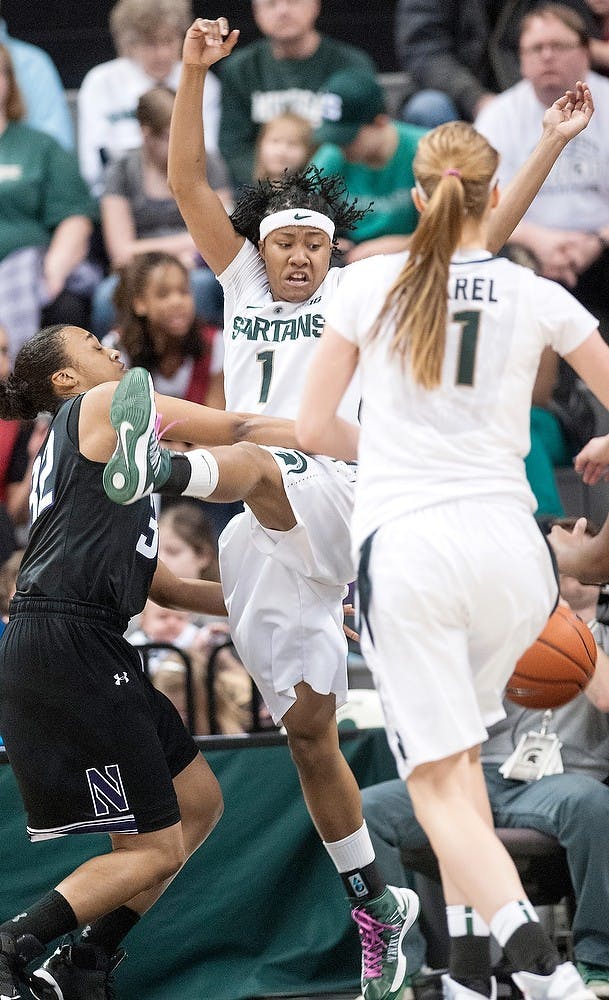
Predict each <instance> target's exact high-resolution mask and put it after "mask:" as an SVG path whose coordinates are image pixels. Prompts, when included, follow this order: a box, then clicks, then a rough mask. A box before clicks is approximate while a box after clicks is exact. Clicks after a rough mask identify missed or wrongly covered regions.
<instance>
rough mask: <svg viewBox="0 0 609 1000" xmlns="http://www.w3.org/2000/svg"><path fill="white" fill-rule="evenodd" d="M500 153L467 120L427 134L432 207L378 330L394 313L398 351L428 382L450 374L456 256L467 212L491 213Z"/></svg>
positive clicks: (424, 170) (393, 348)
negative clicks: (446, 370)
mask: <svg viewBox="0 0 609 1000" xmlns="http://www.w3.org/2000/svg"><path fill="white" fill-rule="evenodd" d="M498 161H499V156H498V154H497V152H496V150H495V149H493V147H492V146H490V145H489V143H488V142H487V141H486V139H484V138H483V137H482V136H481V135H480V134H479V133H478V132H476V131H475V129H474V128H473V127H472V126H471V125H469V124H467V123H466V122H448V123H447V124H446V125H440V126H439V127H438V128H436V129H433V131H432V132H428V133H427V134H426V135H424V136H423V138H422V139H421V140H420V142H419V147H418V149H417V153H416V156H415V158H414V163H413V168H414V174H415V177H416V181H417V191H418V194H419V197H420V198H421V200H422V201H423V202H424V206H425V207H424V211H423V212H422V213H421V217H420V219H419V224H418V225H417V228H416V229H415V231H414V233H413V236H412V239H411V242H410V253H409V257H408V260H407V261H406V264H405V265H404V267H403V268H402V270H401V272H400V274H399V275H398V277H397V278H396V280H395V281H394V283H393V285H392V286H391V288H390V289H389V292H388V294H387V298H386V300H385V303H384V305H383V308H382V310H381V312H380V314H379V316H378V318H377V320H376V322H375V324H374V326H373V327H372V330H371V333H370V336H371V338H374V337H376V336H377V335H378V333H379V331H380V328H381V326H382V325H383V324H384V322H386V321H387V320H389V321H390V322H391V323H392V324H393V326H394V332H393V336H392V338H391V344H390V352H391V354H397V355H398V356H399V357H400V358H401V359H402V360H403V361H404V362H406V359H408V362H409V364H410V369H411V372H412V376H413V378H414V380H415V382H417V383H418V384H419V385H421V386H423V388H425V389H434V388H436V387H437V386H438V385H439V384H440V380H441V376H442V364H443V362H444V350H445V345H446V320H447V286H448V274H449V268H450V262H451V258H452V256H453V254H454V252H455V250H456V249H457V247H458V246H459V242H460V240H461V236H462V232H463V225H464V222H465V219H466V216H467V217H470V218H474V219H480V218H481V217H482V215H483V214H484V211H485V209H486V206H487V203H488V198H489V194H490V190H489V185H490V181H491V179H492V177H493V175H494V173H495V171H496V169H497V163H498Z"/></svg>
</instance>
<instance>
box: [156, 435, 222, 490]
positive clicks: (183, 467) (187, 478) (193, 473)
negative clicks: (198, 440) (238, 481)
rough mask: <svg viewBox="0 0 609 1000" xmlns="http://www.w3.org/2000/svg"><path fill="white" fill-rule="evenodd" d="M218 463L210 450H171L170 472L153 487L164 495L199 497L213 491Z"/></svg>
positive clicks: (216, 481)
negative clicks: (163, 480)
mask: <svg viewBox="0 0 609 1000" xmlns="http://www.w3.org/2000/svg"><path fill="white" fill-rule="evenodd" d="M219 475H220V473H219V470H218V463H217V462H216V459H215V458H214V456H213V455H212V454H211V452H210V451H206V449H204V448H197V449H196V450H194V451H183V452H172V453H171V472H170V473H169V477H168V478H167V479H166V480H165V482H164V483H163V485H162V486H158V487H155V490H156V492H157V493H161V494H163V495H165V496H173V497H176V496H185V497H200V498H202V499H204V498H205V497H208V496H209V495H210V494H211V493H213V492H214V490H215V488H216V486H217V485H218V479H219Z"/></svg>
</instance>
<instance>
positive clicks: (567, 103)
mask: <svg viewBox="0 0 609 1000" xmlns="http://www.w3.org/2000/svg"><path fill="white" fill-rule="evenodd" d="M593 114H594V101H593V100H592V94H591V93H590V88H589V86H588V84H587V83H582V81H581V80H578V81H577V83H576V84H575V90H567V91H566V92H565V93H564V94H563V96H562V97H559V98H558V100H557V101H554V104H552V105H551V107H549V108H548V110H547V111H546V113H545V115H544V116H543V127H544V129H550V130H552V129H553V130H554V131H555V132H556V133H557V134H558V135H560V137H561V138H562V139H563V140H564V141H565V142H568V141H569V139H573V138H574V137H575V136H576V135H579V133H580V132H582V131H583V130H584V129H585V128H586V126H587V124H588V122H589V121H590V119H591V118H592V115H593Z"/></svg>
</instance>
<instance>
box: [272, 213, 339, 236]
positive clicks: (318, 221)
mask: <svg viewBox="0 0 609 1000" xmlns="http://www.w3.org/2000/svg"><path fill="white" fill-rule="evenodd" d="M285 226H307V227H308V228H309V229H321V230H322V231H323V232H324V233H326V234H327V235H328V237H329V238H330V242H332V240H333V239H334V229H335V226H334V223H333V222H332V219H329V218H328V216H327V215H322V213H321V212H314V211H312V209H310V208H284V209H283V211H281V212H273V214H272V215H267V216H266V217H265V218H264V219H263V220H262V222H261V223H260V239H261V240H264V239H266V237H267V236H268V235H269V233H272V232H273V230H275V229H283V228H284V227H285Z"/></svg>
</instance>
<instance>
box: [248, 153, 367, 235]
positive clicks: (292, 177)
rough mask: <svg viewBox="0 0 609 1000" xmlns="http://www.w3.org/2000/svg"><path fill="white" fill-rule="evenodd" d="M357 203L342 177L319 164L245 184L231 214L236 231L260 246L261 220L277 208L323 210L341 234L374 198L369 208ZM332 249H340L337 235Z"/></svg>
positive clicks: (365, 209)
mask: <svg viewBox="0 0 609 1000" xmlns="http://www.w3.org/2000/svg"><path fill="white" fill-rule="evenodd" d="M356 206H357V202H356V201H355V200H350V199H349V196H348V193H347V188H346V186H345V182H344V181H343V179H342V177H336V176H324V175H323V174H322V171H321V170H319V169H318V168H317V167H315V166H309V167H306V168H305V169H304V170H299V171H297V172H294V173H288V171H285V172H284V175H283V177H282V178H281V180H274V181H273V180H266V179H265V180H261V181H258V183H257V184H256V185H249V186H247V187H244V188H243V191H242V193H241V194H240V196H239V198H238V199H237V203H236V205H235V208H234V211H233V213H232V215H231V217H230V218H231V222H232V224H233V226H234V228H235V229H236V231H237V232H238V233H240V235H241V236H245V238H246V239H248V240H250V242H251V243H253V244H254V246H258V240H259V239H260V223H261V222H262V220H263V219H264V218H266V216H267V215H272V214H273V213H274V212H282V211H283V210H284V209H286V208H309V209H310V210H311V211H312V212H321V213H322V214H323V215H327V216H328V218H329V219H331V220H332V222H333V223H334V225H335V226H336V233H337V235H341V234H342V233H345V232H349V231H350V230H351V229H353V228H354V227H355V224H356V223H357V222H359V220H360V219H363V218H364V216H365V215H367V214H368V212H370V211H371V209H372V202H371V203H370V204H369V205H368V206H367V207H366V208H357V207H356ZM332 249H333V253H340V251H339V250H338V245H337V239H336V236H335V238H334V240H333V241H332Z"/></svg>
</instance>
